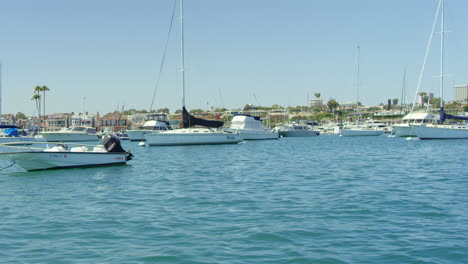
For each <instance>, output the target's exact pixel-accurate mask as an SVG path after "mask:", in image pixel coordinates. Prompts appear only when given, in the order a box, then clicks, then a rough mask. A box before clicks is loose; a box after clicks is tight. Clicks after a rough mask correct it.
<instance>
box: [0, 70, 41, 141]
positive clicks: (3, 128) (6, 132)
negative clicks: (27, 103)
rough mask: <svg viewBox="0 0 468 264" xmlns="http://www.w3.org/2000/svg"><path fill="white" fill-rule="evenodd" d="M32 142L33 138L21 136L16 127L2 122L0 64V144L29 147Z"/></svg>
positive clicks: (0, 76) (0, 71)
mask: <svg viewBox="0 0 468 264" xmlns="http://www.w3.org/2000/svg"><path fill="white" fill-rule="evenodd" d="M32 141H34V138H33V137H30V136H26V135H21V134H20V133H19V130H18V127H17V126H15V125H7V124H3V122H2V64H1V63H0V143H13V142H14V143H15V144H18V145H29V144H31V143H30V142H32Z"/></svg>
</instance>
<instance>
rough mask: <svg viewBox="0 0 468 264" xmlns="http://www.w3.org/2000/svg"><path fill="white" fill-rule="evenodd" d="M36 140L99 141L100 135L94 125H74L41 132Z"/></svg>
mask: <svg viewBox="0 0 468 264" xmlns="http://www.w3.org/2000/svg"><path fill="white" fill-rule="evenodd" d="M36 140H37V141H47V142H79V141H98V140H99V136H98V134H97V133H96V128H94V127H84V126H72V127H69V128H63V129H61V130H59V131H47V132H41V133H39V136H38V137H37V138H36Z"/></svg>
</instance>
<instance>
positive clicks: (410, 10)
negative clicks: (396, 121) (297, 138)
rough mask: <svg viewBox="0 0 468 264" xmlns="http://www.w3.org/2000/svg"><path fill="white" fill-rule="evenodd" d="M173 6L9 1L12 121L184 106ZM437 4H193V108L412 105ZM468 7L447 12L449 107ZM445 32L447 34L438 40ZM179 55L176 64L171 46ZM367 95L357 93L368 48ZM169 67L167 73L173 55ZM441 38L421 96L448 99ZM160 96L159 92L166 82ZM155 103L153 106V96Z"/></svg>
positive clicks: (188, 61) (189, 27)
mask: <svg viewBox="0 0 468 264" xmlns="http://www.w3.org/2000/svg"><path fill="white" fill-rule="evenodd" d="M176 4H177V6H176V8H177V9H176V15H175V19H174V22H173V23H174V24H173V30H172V31H171V33H170V36H169V38H168V32H169V25H170V22H171V16H172V10H173V7H174V0H135V1H127V0H100V1H95V0H80V1H63V0H41V1H36V0H17V1H8V0H0V61H1V64H2V72H1V76H2V80H1V84H2V85H1V88H2V105H1V106H2V112H3V113H13V114H16V113H18V112H22V113H24V114H26V115H28V116H30V115H33V114H35V103H34V101H33V100H31V98H32V95H33V90H34V87H35V86H37V85H46V86H47V87H48V88H49V89H50V91H48V92H47V93H46V113H47V114H50V113H64V112H75V113H78V112H90V113H96V112H99V113H100V114H104V113H107V112H112V111H115V110H122V109H124V110H128V109H138V110H140V109H144V110H150V108H151V105H152V104H153V107H152V109H159V108H164V107H167V108H169V109H170V110H171V112H172V111H175V110H176V109H180V108H181V105H182V81H181V80H182V77H181V76H182V74H181V63H180V15H179V11H178V10H179V9H178V8H179V3H178V0H177V2H176ZM437 5H438V0H392V1H387V0H353V1H349V0H328V1H314V0H290V1H283V0H282V1H280V0H235V1H234V0H231V1H228V0H186V1H185V2H184V27H185V34H184V38H185V41H184V43H185V78H186V107H187V108H188V109H196V108H202V109H210V108H212V107H213V108H221V107H224V108H228V109H235V108H242V107H243V106H244V105H245V104H253V105H261V106H271V105H273V104H278V105H280V106H284V107H286V106H298V105H307V100H308V99H312V98H313V97H314V94H315V93H320V94H321V97H322V98H323V100H324V102H325V103H326V102H327V101H328V100H329V99H331V98H333V99H335V100H337V101H338V102H340V103H345V102H350V101H356V98H357V89H358V88H359V101H361V102H362V103H363V104H364V105H378V104H380V103H386V102H387V100H388V99H389V98H390V99H393V98H398V99H400V100H401V94H402V88H403V73H404V71H405V70H406V94H407V96H406V101H408V102H412V101H413V98H414V95H415V92H416V87H417V83H418V79H419V75H420V72H421V69H422V64H423V60H424V55H425V52H426V47H427V44H428V40H429V36H430V33H431V29H432V25H433V23H434V17H435V13H436V9H437ZM467 10H468V1H465V0H447V1H446V4H445V28H446V30H447V31H448V33H447V34H445V53H444V56H445V63H444V68H445V69H444V72H445V74H446V75H447V76H446V77H445V82H444V86H445V89H444V99H445V100H447V101H450V100H453V86H454V85H459V84H467V83H468V66H467V63H466V62H467V61H468V45H467V44H466V43H468V27H467V25H468V16H467V15H466V11H467ZM437 31H439V30H437ZM166 42H167V43H168V48H167V51H166V53H165V52H164V50H165V45H166ZM358 44H359V46H360V55H359V80H360V81H359V85H357V81H356V80H357V74H356V69H357V46H358ZM164 54H166V55H165V63H164V66H163V67H162V70H160V69H161V68H160V65H161V61H162V58H163V55H164ZM439 68H440V34H437V35H435V36H434V40H433V43H432V47H431V49H430V52H429V57H428V62H427V65H426V70H425V72H424V75H423V78H422V88H421V89H422V90H421V91H426V92H432V93H434V94H435V96H436V97H437V96H438V95H439V78H437V76H439V75H440V70H439ZM158 79H159V80H160V81H159V85H158V86H157V89H156V83H157V80H158ZM154 93H155V95H156V96H155V100H154V101H153V100H152V99H153V94H154Z"/></svg>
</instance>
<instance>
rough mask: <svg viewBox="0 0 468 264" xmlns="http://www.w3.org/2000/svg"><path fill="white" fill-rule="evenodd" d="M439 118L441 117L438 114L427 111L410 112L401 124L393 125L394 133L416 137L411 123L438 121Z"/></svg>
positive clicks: (400, 135) (399, 135)
mask: <svg viewBox="0 0 468 264" xmlns="http://www.w3.org/2000/svg"><path fill="white" fill-rule="evenodd" d="M437 119H439V117H438V116H436V115H434V114H431V113H427V112H421V113H409V114H407V115H406V116H404V117H403V119H402V122H401V123H400V124H396V125H393V128H392V134H393V135H395V136H398V137H414V136H415V133H414V131H412V128H411V126H410V124H413V125H418V124H428V123H434V122H437Z"/></svg>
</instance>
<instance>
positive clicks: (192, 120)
mask: <svg viewBox="0 0 468 264" xmlns="http://www.w3.org/2000/svg"><path fill="white" fill-rule="evenodd" d="M223 124H224V122H222V121H212V120H205V119H201V118H196V117H194V116H192V115H190V114H189V112H187V109H185V106H184V107H182V125H183V128H189V127H192V126H196V125H199V126H204V127H215V128H218V127H222V126H223Z"/></svg>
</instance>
